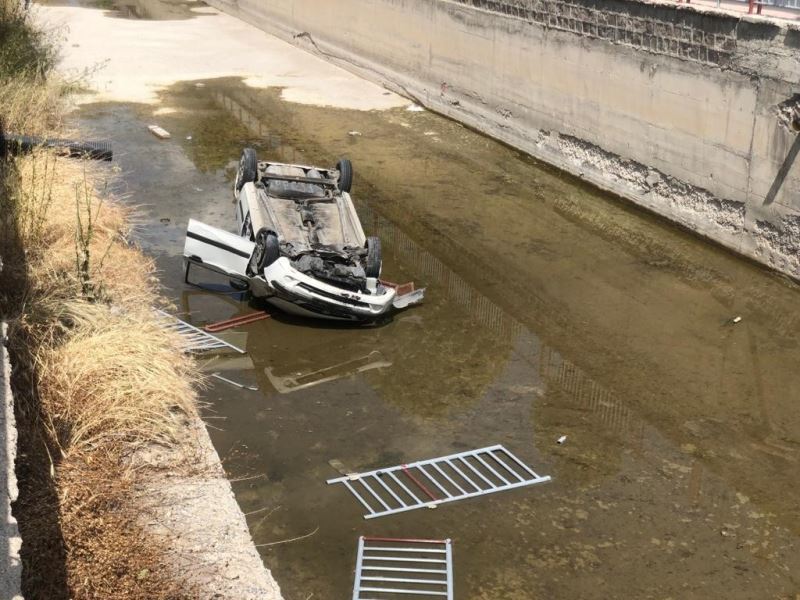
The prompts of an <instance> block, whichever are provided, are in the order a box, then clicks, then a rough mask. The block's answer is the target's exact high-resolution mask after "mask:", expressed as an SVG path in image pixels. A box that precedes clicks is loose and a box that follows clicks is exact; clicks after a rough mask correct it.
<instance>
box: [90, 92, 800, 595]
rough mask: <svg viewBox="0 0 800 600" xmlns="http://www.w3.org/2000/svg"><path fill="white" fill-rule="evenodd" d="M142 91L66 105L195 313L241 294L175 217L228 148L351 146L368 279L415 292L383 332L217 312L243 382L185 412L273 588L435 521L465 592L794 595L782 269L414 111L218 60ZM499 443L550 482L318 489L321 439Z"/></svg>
mask: <svg viewBox="0 0 800 600" xmlns="http://www.w3.org/2000/svg"><path fill="white" fill-rule="evenodd" d="M198 83H199V85H198ZM160 100H161V103H160V105H159V106H157V107H152V106H140V105H122V104H95V105H86V106H84V107H83V108H81V109H80V111H79V112H77V113H75V119H76V122H77V124H78V125H79V127H80V128H81V130H82V131H83V132H85V134H86V135H90V134H96V135H100V136H105V137H110V138H111V139H112V140H113V141H114V143H115V150H116V163H117V164H118V165H119V166H120V168H121V169H122V175H121V178H120V181H119V182H118V184H117V186H118V192H119V193H120V194H122V195H125V196H126V197H128V198H129V201H130V202H132V203H134V204H137V205H141V206H142V208H141V213H142V218H141V219H140V221H141V225H140V227H139V229H138V232H137V235H138V238H139V240H140V243H141V244H142V246H143V247H144V248H145V249H146V250H147V251H148V252H149V253H151V254H153V255H154V256H155V257H156V258H157V261H158V265H159V268H160V269H161V279H162V282H163V284H164V286H165V288H166V290H167V293H168V294H169V295H170V296H171V297H172V298H174V300H175V302H176V304H177V305H178V307H179V308H180V310H183V311H187V312H188V313H189V314H190V318H191V320H192V321H193V322H195V323H197V324H205V323H207V322H212V321H216V320H219V319H223V318H228V317H231V316H234V315H237V314H242V313H245V312H249V311H251V310H253V307H252V306H248V305H247V304H246V303H243V302H241V301H240V300H239V298H238V297H237V296H235V295H219V294H211V293H209V292H205V291H202V290H199V289H197V288H195V287H191V286H186V285H184V284H183V272H182V260H181V251H182V247H183V236H184V231H185V227H186V223H187V221H188V219H189V218H190V217H193V218H197V219H201V220H204V221H206V222H208V223H210V224H212V225H216V226H220V227H225V228H231V227H232V226H233V223H234V216H233V204H232V194H231V179H232V174H233V169H234V167H235V164H236V161H237V159H238V156H239V152H240V150H241V148H242V147H243V146H245V145H252V146H253V147H255V148H256V149H257V150H258V153H259V156H260V157H262V158H270V159H275V160H284V161H297V162H302V163H306V164H308V163H321V164H322V165H333V164H334V163H335V161H336V159H337V158H338V157H339V156H347V157H349V158H350V159H351V160H352V161H353V163H354V166H355V184H354V197H355V199H356V203H357V207H358V210H359V214H360V216H361V219H362V222H363V224H364V228H365V230H366V231H367V234H368V235H379V236H380V237H381V239H382V241H383V248H384V275H385V277H386V278H387V279H390V280H394V281H400V282H404V281H415V282H416V283H417V285H421V286H426V287H427V296H426V301H425V304H424V305H423V306H420V307H417V308H414V309H411V310H408V311H406V312H404V313H401V314H399V315H397V316H396V317H395V318H394V319H393V321H391V322H390V323H388V324H385V325H383V326H380V327H368V328H354V327H336V326H331V325H326V324H324V323H320V322H313V321H302V320H293V319H290V318H288V317H285V316H282V315H279V314H276V315H274V317H273V318H272V319H270V320H267V321H261V322H259V323H256V324H254V325H251V326H248V327H246V328H243V329H242V330H239V331H236V332H234V333H233V334H231V335H230V338H229V339H231V340H232V341H235V342H237V343H240V344H241V345H243V347H246V349H247V351H248V356H247V357H246V358H233V359H231V358H230V357H220V358H218V359H214V360H213V361H212V363H211V364H209V365H208V366H207V368H208V369H209V370H219V371H220V372H222V373H223V374H224V375H225V376H227V377H230V378H231V379H235V380H237V381H242V382H246V383H248V384H254V385H257V386H258V387H259V389H260V391H259V392H252V391H247V390H237V389H235V388H232V387H230V386H227V385H226V384H223V383H217V384H214V386H213V387H212V388H211V389H209V390H208V392H207V393H206V394H205V399H206V400H207V401H208V402H209V403H210V408H209V411H208V415H207V416H208V423H209V424H210V425H211V426H212V429H211V435H212V438H213V439H214V443H215V445H216V447H217V449H218V451H219V454H220V456H221V457H222V458H223V461H224V464H225V466H226V469H227V470H228V472H229V474H230V476H231V478H232V479H234V484H233V485H234V489H235V491H236V494H237V498H238V500H239V502H240V504H241V506H242V509H243V511H244V512H245V513H249V514H248V521H249V523H250V527H251V531H252V534H253V537H254V539H255V542H256V544H260V545H263V546H262V547H261V548H260V550H261V552H262V555H263V558H264V562H265V564H266V565H267V566H268V567H269V568H270V569H271V570H272V572H273V574H274V575H275V577H276V578H277V580H278V582H279V583H280V585H281V587H282V589H283V591H284V595H285V597H286V599H287V600H307V599H308V598H314V599H323V600H328V599H331V600H333V599H339V598H348V597H350V594H351V590H352V580H353V577H352V575H353V569H354V566H355V554H356V547H357V538H358V536H359V535H362V534H363V535H381V536H399V537H436V538H452V539H453V540H454V547H455V572H456V597H457V598H459V599H460V600H468V599H469V600H479V599H481V600H488V599H492V600H499V599H503V600H505V599H508V600H521V599H532V598H598V599H599V598H670V597H671V598H742V599H744V598H747V599H749V598H791V599H793V598H795V597H796V595H797V594H800V576H798V573H800V544H799V543H798V542H799V541H800V540H799V539H798V538H799V537H800V520H798V518H799V517H800V508H798V507H800V481H798V470H799V468H800V463H798V459H799V458H800V402H798V399H799V398H800V372H798V369H797V365H798V360H800V347H798V333H800V314H799V313H798V302H800V290H798V287H797V286H796V285H795V284H792V283H789V282H787V281H785V280H783V279H781V278H778V277H776V276H774V275H771V274H769V273H767V272H766V271H764V270H762V269H760V268H757V267H755V266H753V265H752V264H750V263H748V262H746V261H744V260H741V259H738V258H736V257H734V256H732V255H730V254H728V253H727V252H724V251H721V250H719V249H718V248H716V247H714V246H712V245H710V244H706V243H705V242H703V241H701V240H699V239H697V238H695V237H693V236H690V235H687V234H685V233H683V232H682V231H679V230H676V229H675V228H673V227H671V226H668V225H666V224H664V223H663V222H661V221H659V220H657V219H655V218H653V217H651V216H649V215H647V214H645V213H642V212H640V211H638V210H634V209H632V208H630V207H628V206H626V205H624V204H623V203H621V202H620V201H618V200H615V199H613V198H610V197H608V196H606V195H604V194H601V193H599V192H597V191H595V190H593V189H591V188H589V187H587V186H585V185H582V184H580V183H579V182H576V181H574V180H572V179H570V178H567V177H565V176H563V175H561V174H559V173H557V172H555V171H554V170H552V169H550V168H548V167H545V166H543V165H540V164H537V163H536V162H534V161H532V160H530V159H528V158H526V157H525V156H522V155H520V154H519V153H517V152H515V151H513V150H511V149H509V148H506V147H504V146H502V145H499V144H497V143H495V142H493V141H491V140H489V139H487V138H485V137H483V136H480V135H478V134H476V133H474V132H472V131H469V130H467V129H465V128H463V127H461V126H459V125H457V124H455V123H453V122H450V121H447V120H445V119H442V118H440V117H438V116H436V115H433V114H431V113H428V112H410V111H407V110H405V109H396V110H392V111H386V112H358V111H345V110H334V109H328V108H322V107H312V106H300V105H294V104H290V103H286V102H283V101H281V100H280V90H275V89H273V90H254V89H250V88H248V87H246V86H245V85H243V84H242V83H241V82H240V81H238V80H235V79H230V80H216V81H205V82H186V83H182V84H178V85H175V86H173V87H172V88H170V89H168V90H166V91H164V92H163V93H162V94H161V98H160ZM171 109H174V110H171ZM154 110H158V115H154V114H153V111H154ZM153 122H157V123H159V124H160V125H161V126H162V127H165V128H166V129H167V130H169V131H170V132H171V133H172V135H173V137H172V139H170V140H168V141H160V140H158V139H156V138H155V137H153V136H152V135H151V134H150V133H149V132H147V130H146V125H148V124H150V123H153ZM193 277H194V279H195V280H200V279H202V280H204V281H211V278H210V277H208V276H205V275H202V274H201V273H199V272H195V274H194V275H193ZM736 316H741V317H742V320H741V322H740V323H738V324H733V323H732V321H731V320H732V319H733V318H734V317H736ZM560 436H567V439H566V442H565V443H564V444H563V445H559V444H557V443H556V440H557V439H558V438H559V437H560ZM496 443H501V444H504V445H505V446H506V447H507V448H509V449H510V450H511V451H513V452H514V453H516V454H517V455H518V456H519V457H520V458H522V459H523V460H525V461H526V462H528V463H529V464H530V465H532V466H533V467H534V468H535V469H536V470H537V471H538V472H540V473H542V474H548V475H551V476H552V478H553V480H552V482H550V483H546V484H542V485H538V486H534V487H530V488H525V489H520V490H515V491H511V492H505V493H501V494H495V495H492V496H487V497H483V498H477V499H472V500H467V501H463V502H457V503H452V504H449V505H444V506H441V507H439V508H437V509H436V510H427V509H424V510H417V511H412V512H410V513H406V514H402V515H396V516H390V517H385V518H381V519H375V520H370V521H365V520H364V519H362V514H363V509H362V508H361V507H360V505H359V504H358V503H357V502H356V500H355V499H354V498H352V497H351V496H350V495H349V494H348V493H347V492H346V490H344V489H342V488H340V487H336V486H331V487H329V486H326V485H325V480H326V479H328V478H331V477H336V476H337V475H338V474H337V472H336V471H335V470H334V469H333V468H332V467H331V465H330V464H329V461H332V460H336V461H340V462H341V463H343V464H344V465H346V467H347V468H348V469H351V470H367V469H369V468H377V467H381V466H387V467H388V466H393V465H396V464H399V463H403V462H411V461H414V460H418V459H424V458H433V457H436V456H441V455H445V454H450V453H453V452H458V451H462V450H468V449H472V448H478V447H482V446H487V445H490V444H496ZM312 532H313V535H310V536H308V537H305V538H304V539H301V540H298V541H293V542H287V543H279V544H275V542H281V541H282V540H287V539H292V538H298V537H301V536H305V535H307V534H310V533H312Z"/></svg>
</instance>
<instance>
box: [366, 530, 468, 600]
mask: <svg viewBox="0 0 800 600" xmlns="http://www.w3.org/2000/svg"><path fill="white" fill-rule="evenodd" d="M409 596H412V597H415V598H437V599H439V600H441V599H444V598H446V599H447V600H453V544H452V542H451V541H450V540H421V539H407V538H376V537H361V538H359V540H358V559H357V562H356V578H355V585H354V586H353V600H383V599H391V598H397V599H399V598H408V597H409Z"/></svg>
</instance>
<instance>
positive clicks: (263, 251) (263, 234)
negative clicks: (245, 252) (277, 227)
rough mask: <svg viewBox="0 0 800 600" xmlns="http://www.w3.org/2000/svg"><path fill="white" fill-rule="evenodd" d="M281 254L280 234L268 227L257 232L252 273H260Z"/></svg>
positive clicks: (251, 267)
mask: <svg viewBox="0 0 800 600" xmlns="http://www.w3.org/2000/svg"><path fill="white" fill-rule="evenodd" d="M280 255H281V245H280V242H278V235H277V234H276V233H275V232H274V231H270V230H269V229H267V228H266V227H262V228H261V229H259V230H258V233H256V249H255V250H254V251H253V256H252V258H251V259H250V271H251V273H250V275H260V274H261V273H263V272H264V269H266V268H267V267H268V266H270V265H271V264H272V263H274V262H275V261H276V260H278V258H280Z"/></svg>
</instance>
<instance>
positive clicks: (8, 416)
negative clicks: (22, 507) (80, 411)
mask: <svg viewBox="0 0 800 600" xmlns="http://www.w3.org/2000/svg"><path fill="white" fill-rule="evenodd" d="M2 268H3V265H2V264H0V269H2ZM16 459H17V423H16V419H15V417H14V397H13V396H12V395H11V361H10V360H9V357H8V352H7V351H6V324H5V323H3V322H0V505H2V517H0V518H2V523H1V524H0V528H2V531H0V598H2V599H4V600H22V594H21V591H20V590H21V587H22V561H21V560H20V556H19V552H20V548H21V547H22V538H21V537H20V534H19V527H18V526H17V519H16V518H15V516H14V515H13V514H12V512H11V504H12V503H13V502H14V501H16V499H17V495H18V493H19V490H18V489H17V474H16V471H15V467H16Z"/></svg>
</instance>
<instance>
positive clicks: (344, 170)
mask: <svg viewBox="0 0 800 600" xmlns="http://www.w3.org/2000/svg"><path fill="white" fill-rule="evenodd" d="M336 170H337V171H339V189H340V190H341V191H343V192H347V193H348V194H349V193H350V190H351V189H353V163H351V162H350V161H349V160H348V159H346V158H342V159H340V160H339V162H337V163H336Z"/></svg>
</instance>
